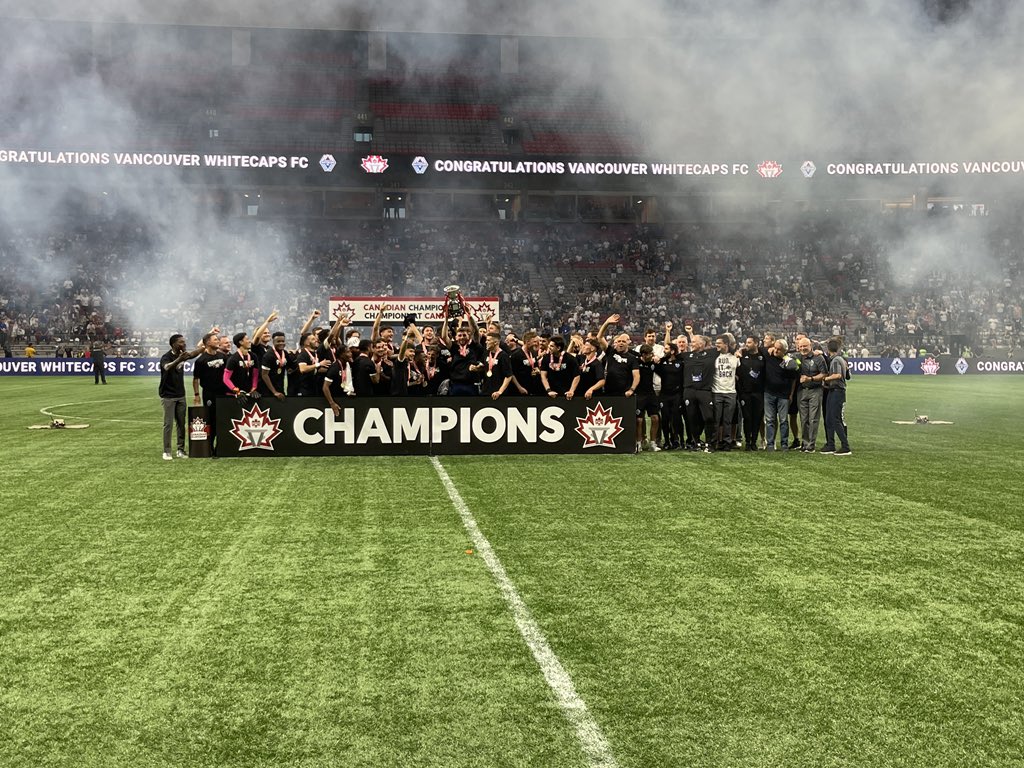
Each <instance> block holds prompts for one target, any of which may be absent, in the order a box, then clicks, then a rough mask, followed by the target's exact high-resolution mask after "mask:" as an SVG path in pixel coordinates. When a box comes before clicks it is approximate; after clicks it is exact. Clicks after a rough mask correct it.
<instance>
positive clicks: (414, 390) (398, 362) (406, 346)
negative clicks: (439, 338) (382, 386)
mask: <svg viewBox="0 0 1024 768" xmlns="http://www.w3.org/2000/svg"><path fill="white" fill-rule="evenodd" d="M419 341H420V333H419V331H418V330H417V329H416V325H415V324H414V323H410V324H409V326H408V327H407V328H406V329H405V336H404V337H403V338H402V345H401V346H400V347H399V348H398V355H397V356H396V357H395V360H394V362H393V363H392V367H391V370H392V374H391V391H390V394H391V395H392V396H394V397H410V396H412V397H416V396H418V395H420V394H422V392H423V388H424V386H425V385H426V377H425V376H424V372H423V369H422V367H421V366H420V365H419V363H418V362H417V360H416V358H417V352H416V349H417V347H418V346H419ZM420 354H422V353H420Z"/></svg>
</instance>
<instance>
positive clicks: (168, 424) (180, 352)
mask: <svg viewBox="0 0 1024 768" xmlns="http://www.w3.org/2000/svg"><path fill="white" fill-rule="evenodd" d="M170 343H171V348H170V349H169V350H168V351H167V352H165V353H164V355H163V357H161V358H160V387H159V390H158V391H159V394H160V403H161V405H163V409H164V460H165V461H170V460H171V432H172V431H173V430H174V427H177V437H178V452H177V456H178V458H179V459H185V458H188V456H187V455H186V453H185V370H184V364H185V361H186V360H191V359H192V358H194V357H199V356H200V355H201V354H203V345H202V344H200V345H199V346H197V347H196V348H195V349H194V350H192V351H191V352H188V351H186V349H185V347H186V344H185V337H184V336H182V335H181V334H180V333H176V334H174V335H173V336H171V339H170Z"/></svg>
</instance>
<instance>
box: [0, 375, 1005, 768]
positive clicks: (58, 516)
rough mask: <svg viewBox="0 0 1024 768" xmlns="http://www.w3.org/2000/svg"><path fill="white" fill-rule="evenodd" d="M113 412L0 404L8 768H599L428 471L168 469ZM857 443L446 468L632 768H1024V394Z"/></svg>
mask: <svg viewBox="0 0 1024 768" xmlns="http://www.w3.org/2000/svg"><path fill="white" fill-rule="evenodd" d="M110 382H111V383H110V384H109V385H108V386H105V387H104V386H95V385H93V384H92V382H91V380H89V379H86V378H80V379H70V378H69V379H29V378H7V379H2V380H0V397H2V402H3V404H4V410H3V414H4V415H3V419H2V422H0V424H2V426H0V439H2V443H0V459H2V460H0V477H2V482H0V532H2V535H0V765H3V766H7V767H11V768H13V767H15V766H19V767H20V766H25V767H26V768H28V767H31V768H36V767H37V766H75V767H76V768H77V767H78V766H131V767H132V768H141V767H143V766H238V767H239V768H242V766H246V767H247V768H248V767H251V766H267V767H268V768H269V767H270V766H274V767H275V768H276V767H278V766H284V767H289V768H291V767H298V766H309V767H310V768H312V767H313V766H317V767H322V766H346V767H347V766H374V767H377V766H395V767H396V768H398V767H399V766H401V767H402V768H408V767H409V766H444V767H446V768H448V767H452V766H454V767H459V766H467V767H468V766H542V767H544V768H561V767H562V766H580V767H582V766H586V765H587V758H586V756H585V754H584V752H583V750H582V749H581V746H580V744H579V742H578V741H577V738H576V733H575V731H574V730H573V729H572V727H571V726H570V725H569V722H568V720H567V719H566V717H565V715H564V714H563V712H562V711H561V710H560V709H559V707H558V706H557V704H556V700H555V697H554V695H553V693H552V691H551V690H550V689H549V688H548V686H547V683H546V682H545V679H544V677H543V675H542V674H541V672H540V669H539V667H538V665H537V663H536V662H535V661H534V660H533V657H532V656H531V655H530V652H529V650H528V649H527V647H526V644H525V643H524V641H523V639H522V638H521V637H520V635H519V633H518V631H517V629H516V626H515V623H514V620H513V617H512V614H511V613H510V611H509V609H508V608H507V606H506V604H505V602H504V601H503V599H502V596H501V594H500V592H499V590H498V588H497V587H496V585H495V581H494V579H493V578H492V576H491V574H490V572H489V571H488V570H487V568H486V566H485V564H484V562H483V561H482V559H481V558H480V557H479V552H475V553H473V554H467V552H466V550H467V549H468V548H469V547H471V546H472V545H471V543H470V538H469V535H468V534H467V532H466V530H465V529H464V528H463V524H462V521H461V519H460V516H459V513H458V511H456V509H455V508H454V507H453V505H452V502H451V500H450V499H449V497H448V495H447V493H446V491H445V489H444V487H443V486H442V484H441V482H440V480H439V478H438V475H437V473H436V472H435V470H434V469H433V467H432V465H431V463H430V461H429V460H427V459H425V458H378V459H308V458H306V459H278V460H272V461H259V462H247V461H245V460H234V461H227V460H225V461H218V462H214V461H196V460H190V461H178V460H175V461H173V462H165V461H162V460H161V458H160V452H161V448H160V442H161V441H160V429H161V427H160V420H161V410H160V404H159V400H158V399H157V396H156V381H155V380H153V379H128V378H111V379H110ZM41 409H46V410H48V411H49V412H52V413H55V414H60V415H62V416H64V417H65V418H66V419H67V421H68V422H69V423H75V422H78V421H85V422H88V423H89V424H90V427H89V428H88V429H84V430H75V431H72V430H64V431H57V430H46V431H42V430H40V431H29V430H28V429H26V427H27V426H28V425H30V424H42V423H46V422H47V421H48V417H47V416H45V415H43V414H42V413H41V412H40V411H41ZM915 410H917V411H920V412H921V413H926V414H928V415H929V417H930V418H931V419H933V420H936V419H943V420H948V421H952V422H954V424H953V425H951V426H938V425H927V426H918V425H914V426H900V425H896V424H893V423H892V422H893V421H894V420H905V419H913V416H914V412H915ZM848 420H849V422H850V431H851V444H852V446H853V450H854V455H853V456H850V457H830V456H807V455H801V454H792V455H783V454H764V453H759V454H744V453H732V454H727V455H722V454H712V455H703V454H700V455H695V454H688V453H676V452H673V453H661V454H656V455H655V454H645V455H640V456H621V457H613V456H602V457H593V456H571V457H554V458H544V457H502V458H496V457H487V456H479V457H464V458H445V459H443V464H444V466H445V468H446V470H447V471H448V473H449V474H450V476H451V478H452V481H453V482H454V484H455V486H456V488H457V489H458V491H459V492H460V493H461V495H462V497H463V499H464V500H465V502H466V504H467V505H468V507H469V508H470V510H471V511H472V514H473V515H474V516H475V518H476V520H477V522H478V524H479V527H480V529H481V531H482V532H483V533H484V535H486V536H487V537H488V539H489V540H490V542H491V544H492V545H493V547H494V550H495V552H496V554H497V555H498V557H499V558H500V559H501V561H502V563H503V565H504V567H505V569H506V571H507V573H508V575H509V578H510V579H511V580H512V582H513V583H514V584H515V586H516V588H517V589H518V591H519V593H520V595H521V596H522V599H523V601H524V602H525V603H526V605H527V606H528V607H529V609H530V611H531V612H532V614H533V616H534V618H535V619H536V621H537V624H538V625H539V627H540V628H541V630H542V632H543V633H544V635H545V636H546V638H547V640H548V642H549V643H550V646H551V648H552V650H553V651H554V652H555V653H556V654H557V656H558V658H559V659H560V661H561V662H562V664H563V665H564V667H565V669H566V670H567V671H568V673H569V674H570V675H571V677H572V679H573V682H574V683H575V686H576V690H577V692H578V693H579V695H580V697H581V698H582V699H583V700H584V701H585V702H586V704H587V706H588V707H589V710H590V712H591V714H592V715H593V718H594V720H595V721H596V722H597V724H598V725H599V726H600V728H601V730H602V731H603V733H604V735H605V737H606V739H607V741H608V744H609V745H610V747H611V751H612V753H613V755H614V758H615V761H616V762H617V764H618V765H620V766H632V767H635V768H659V767H660V766H723V767H724V766H785V767H786V768H794V767H797V766H806V767H807V768H822V766H923V767H927V768H940V767H945V766H949V767H950V768H953V767H954V766H955V767H956V768H961V767H963V766H1022V765H1024V736H1022V734H1024V513H1022V511H1021V510H1022V507H1024V504H1022V499H1024V479H1022V478H1024V438H1022V434H1024V382H1021V381H1020V380H1019V379H1014V378H1011V377H991V378H987V379H986V378H959V377H954V378H945V377H943V378H934V379H925V378H916V379H892V378H882V377H878V378H872V377H866V376H865V377H855V378H854V380H853V381H852V382H851V389H850V402H849V405H848ZM821 442H822V441H821V438H820V437H819V446H820V445H821Z"/></svg>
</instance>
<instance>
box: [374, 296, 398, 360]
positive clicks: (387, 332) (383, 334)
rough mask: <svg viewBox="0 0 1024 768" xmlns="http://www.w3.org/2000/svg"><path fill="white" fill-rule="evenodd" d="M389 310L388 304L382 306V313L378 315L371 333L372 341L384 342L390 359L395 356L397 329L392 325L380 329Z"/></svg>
mask: <svg viewBox="0 0 1024 768" xmlns="http://www.w3.org/2000/svg"><path fill="white" fill-rule="evenodd" d="M388 309H389V307H388V305H387V304H381V305H380V312H378V313H377V319H376V320H374V321H373V329H372V330H371V332H370V341H372V342H378V341H383V342H384V350H385V354H386V355H387V357H388V358H391V357H393V356H394V355H395V352H396V350H395V343H394V342H395V329H394V328H392V327H391V326H390V325H387V326H384V328H381V327H380V321H381V320H383V319H384V313H385V312H386V311H387V310H388Z"/></svg>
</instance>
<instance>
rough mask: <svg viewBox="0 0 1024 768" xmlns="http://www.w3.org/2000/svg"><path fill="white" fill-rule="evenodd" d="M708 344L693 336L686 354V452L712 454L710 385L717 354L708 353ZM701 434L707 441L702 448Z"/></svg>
mask: <svg viewBox="0 0 1024 768" xmlns="http://www.w3.org/2000/svg"><path fill="white" fill-rule="evenodd" d="M706 345H707V340H706V339H705V337H704V336H698V335H694V336H692V337H691V339H690V351H689V352H687V353H686V354H685V355H683V418H684V419H686V434H687V441H688V442H687V446H686V447H687V450H693V451H696V450H700V449H701V448H704V449H705V450H707V451H708V452H710V451H711V450H712V449H711V447H710V444H711V443H712V442H714V436H713V431H714V422H715V408H714V403H713V400H712V397H711V385H712V383H713V381H714V378H715V358H716V357H717V353H716V354H712V353H711V352H709V351H708V350H707V349H706ZM701 432H704V438H705V441H706V444H705V445H703V446H702V445H701V444H700V436H701Z"/></svg>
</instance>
